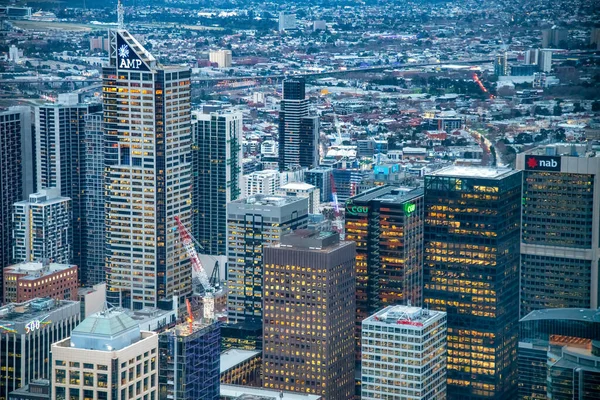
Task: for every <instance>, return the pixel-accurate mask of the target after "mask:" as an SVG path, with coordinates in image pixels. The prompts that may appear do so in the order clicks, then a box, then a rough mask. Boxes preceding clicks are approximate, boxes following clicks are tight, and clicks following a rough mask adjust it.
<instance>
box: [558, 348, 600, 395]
mask: <svg viewBox="0 0 600 400" xmlns="http://www.w3.org/2000/svg"><path fill="white" fill-rule="evenodd" d="M547 382H548V388H547V391H546V396H547V397H546V398H547V399H552V400H571V399H578V400H597V399H598V396H599V395H600V341H598V340H594V341H592V344H591V346H590V347H589V348H587V349H585V350H583V351H582V349H581V348H580V347H579V346H577V345H567V346H556V347H554V349H552V350H551V351H549V352H548V378H547Z"/></svg>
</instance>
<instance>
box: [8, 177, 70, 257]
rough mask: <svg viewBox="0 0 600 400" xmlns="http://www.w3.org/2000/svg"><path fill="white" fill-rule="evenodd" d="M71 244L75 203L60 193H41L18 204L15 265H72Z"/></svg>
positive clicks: (53, 190)
mask: <svg viewBox="0 0 600 400" xmlns="http://www.w3.org/2000/svg"><path fill="white" fill-rule="evenodd" d="M71 240H72V234H71V199H69V198H66V197H61V196H60V195H59V191H58V189H56V188H52V189H46V190H41V191H39V192H38V193H33V194H30V195H29V199H28V200H23V201H19V202H16V203H15V204H14V213H13V259H14V260H15V262H31V261H37V262H41V261H42V260H50V261H52V262H55V263H59V264H69V260H71V258H72V257H71V254H72V246H71Z"/></svg>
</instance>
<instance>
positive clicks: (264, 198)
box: [232, 194, 306, 207]
mask: <svg viewBox="0 0 600 400" xmlns="http://www.w3.org/2000/svg"><path fill="white" fill-rule="evenodd" d="M297 201H306V199H303V198H299V197H289V196H273V195H264V194H254V195H252V196H250V197H246V198H243V199H239V200H236V201H233V202H232V203H239V204H248V205H256V206H273V207H281V206H284V205H286V204H291V203H294V202H297Z"/></svg>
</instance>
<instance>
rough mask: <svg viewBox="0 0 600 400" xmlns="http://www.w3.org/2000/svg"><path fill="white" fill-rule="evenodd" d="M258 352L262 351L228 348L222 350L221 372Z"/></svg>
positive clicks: (254, 355)
mask: <svg viewBox="0 0 600 400" xmlns="http://www.w3.org/2000/svg"><path fill="white" fill-rule="evenodd" d="M260 354H262V352H261V351H257V350H242V349H229V350H227V351H224V352H223V353H221V373H223V372H225V371H227V370H228V369H230V368H233V367H235V366H236V365H239V364H241V363H243V362H244V361H246V360H249V359H251V358H253V357H256V356H257V355H260Z"/></svg>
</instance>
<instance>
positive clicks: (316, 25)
mask: <svg viewBox="0 0 600 400" xmlns="http://www.w3.org/2000/svg"><path fill="white" fill-rule="evenodd" d="M324 30H327V23H325V21H323V20H316V21H314V22H313V31H324Z"/></svg>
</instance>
